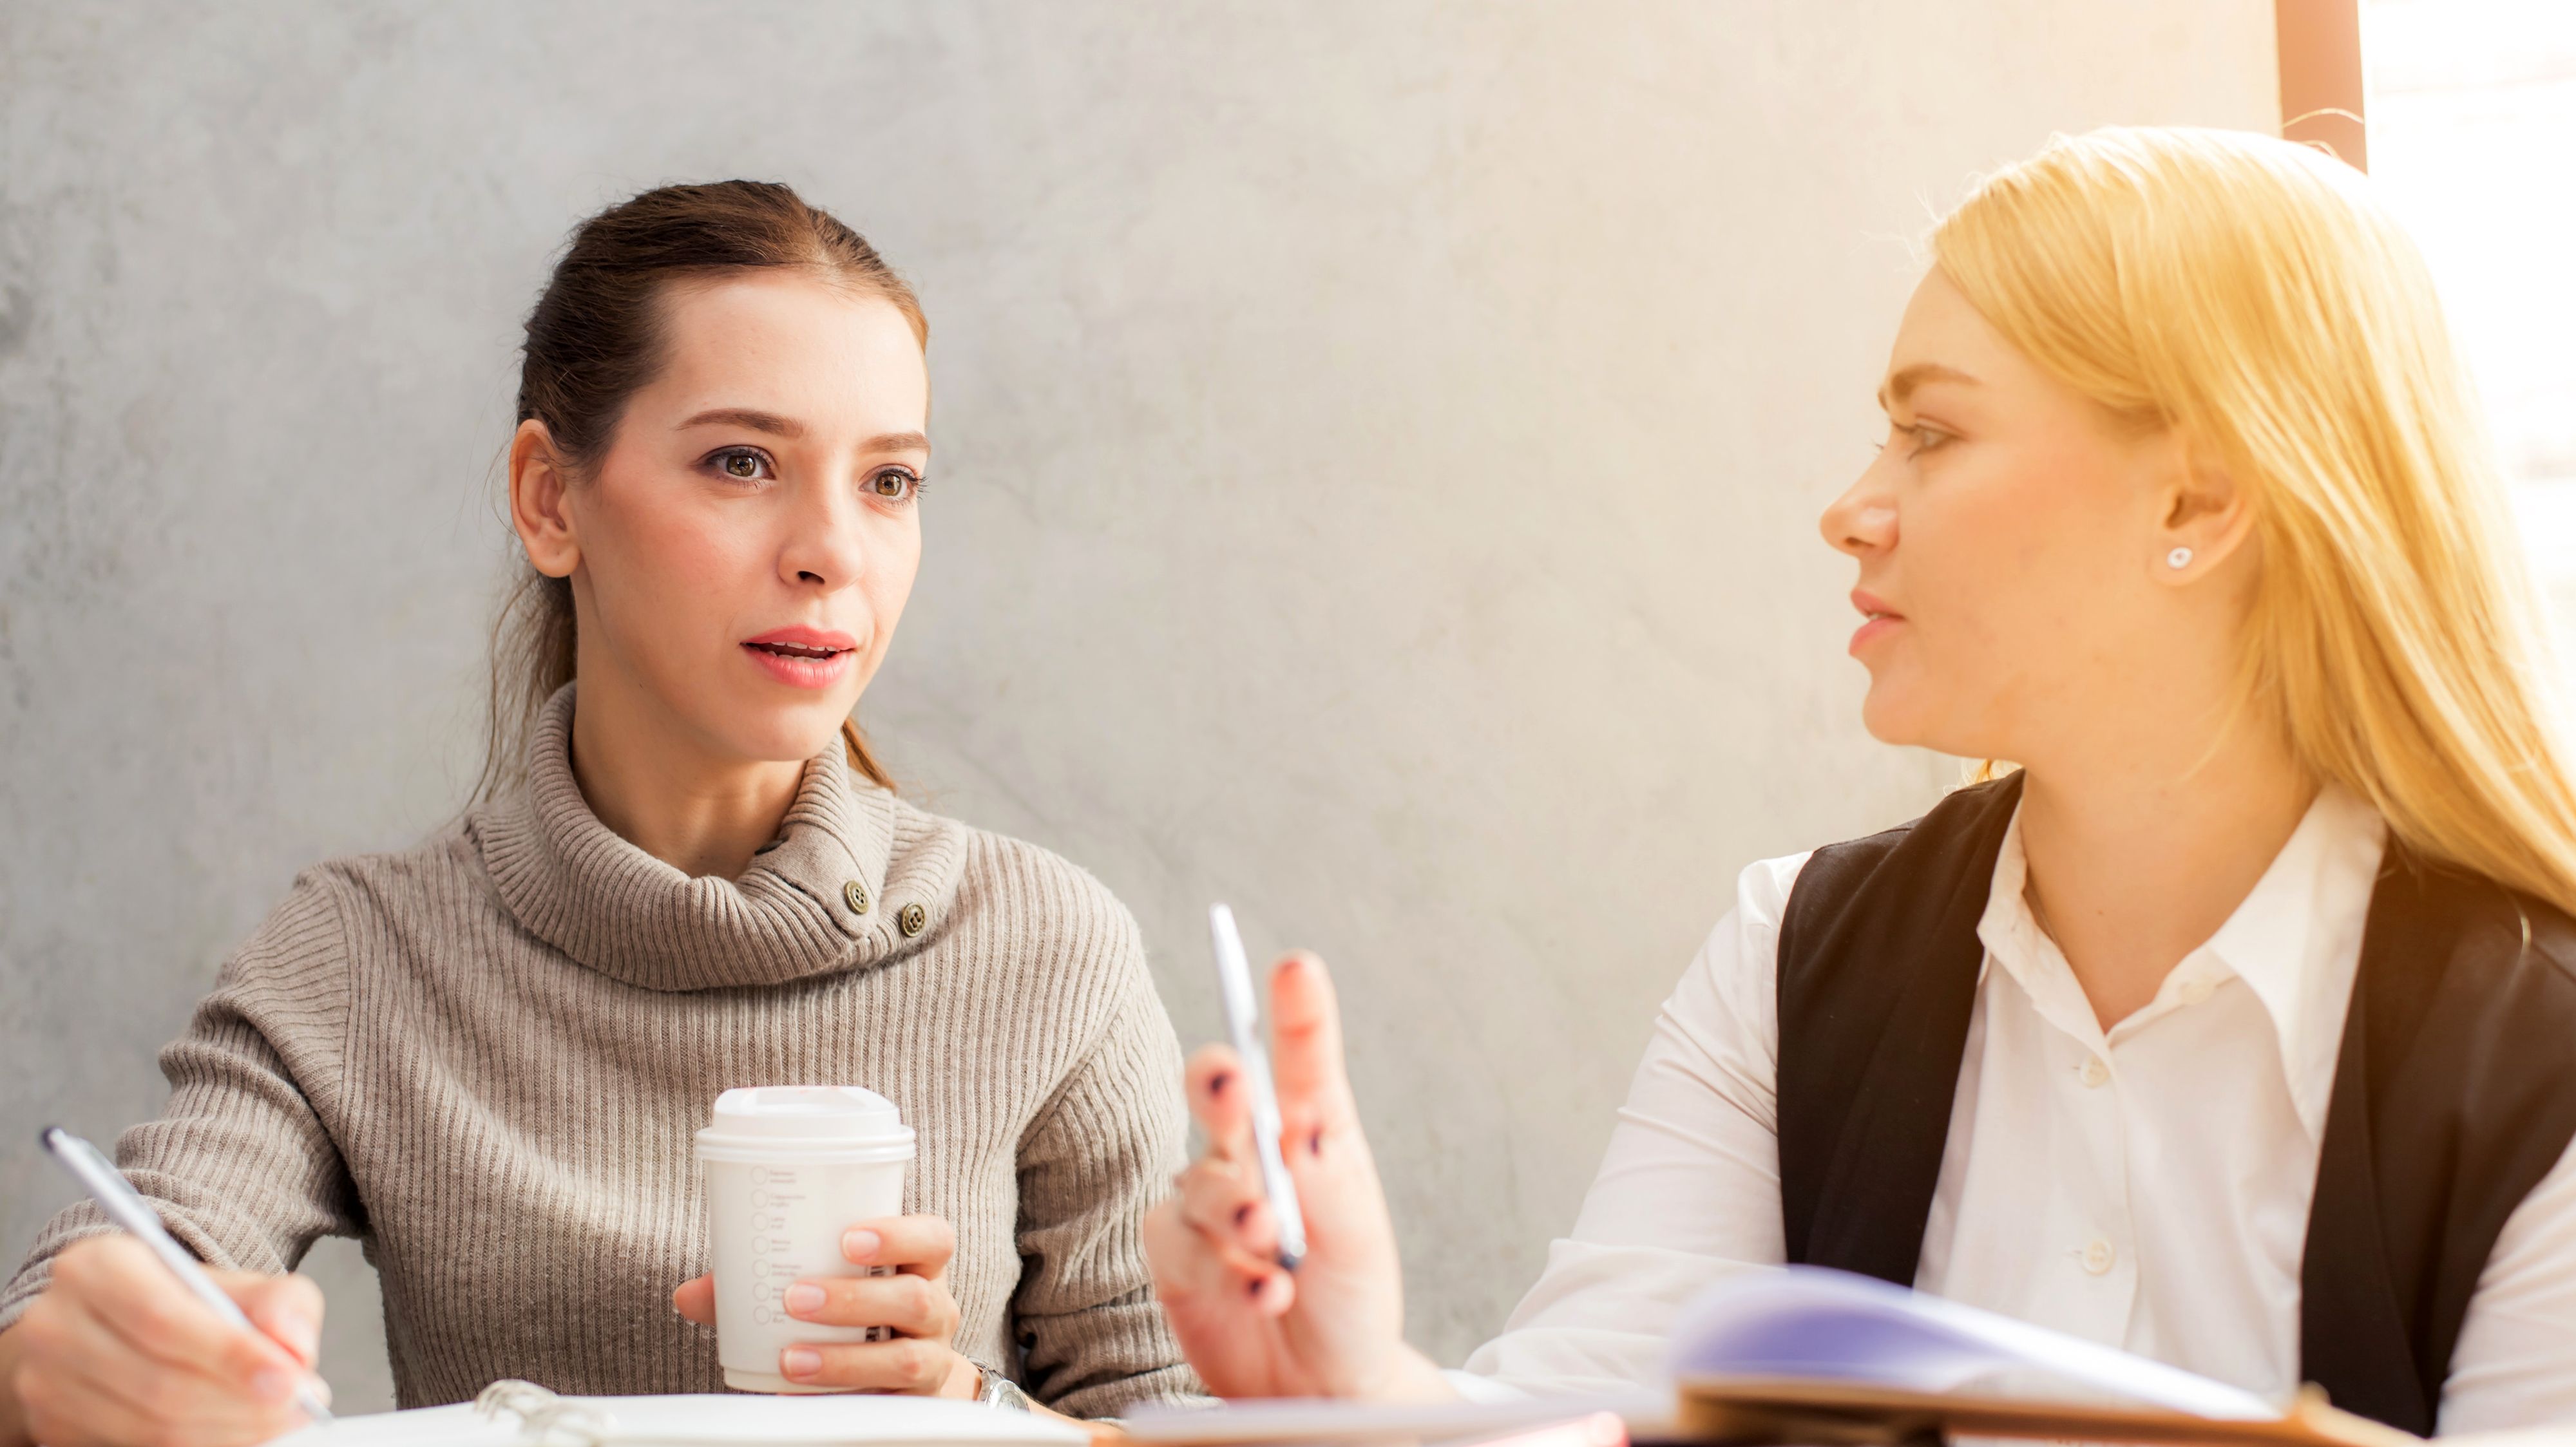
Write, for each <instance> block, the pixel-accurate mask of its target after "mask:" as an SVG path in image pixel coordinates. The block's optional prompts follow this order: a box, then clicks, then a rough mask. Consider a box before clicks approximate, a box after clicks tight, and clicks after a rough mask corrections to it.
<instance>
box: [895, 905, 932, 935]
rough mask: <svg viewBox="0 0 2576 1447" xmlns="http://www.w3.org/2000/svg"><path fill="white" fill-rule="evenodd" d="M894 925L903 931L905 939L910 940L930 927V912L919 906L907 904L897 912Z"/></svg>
mask: <svg viewBox="0 0 2576 1447" xmlns="http://www.w3.org/2000/svg"><path fill="white" fill-rule="evenodd" d="M894 923H895V927H896V928H897V929H900V930H902V931H903V937H904V938H905V939H910V938H912V937H913V936H914V935H917V934H919V933H921V932H922V931H923V930H924V929H927V928H928V927H929V925H930V911H928V910H926V909H923V908H922V907H921V906H920V905H917V904H907V905H905V906H904V907H903V908H902V909H900V910H897V911H896V912H895V917H894Z"/></svg>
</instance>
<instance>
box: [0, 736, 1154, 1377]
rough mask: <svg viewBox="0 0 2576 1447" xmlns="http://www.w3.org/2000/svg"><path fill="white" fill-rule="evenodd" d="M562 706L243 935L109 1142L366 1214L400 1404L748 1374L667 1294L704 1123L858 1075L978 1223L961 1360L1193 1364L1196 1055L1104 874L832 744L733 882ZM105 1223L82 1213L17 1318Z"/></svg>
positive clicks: (135, 1157) (163, 1191) (260, 1244)
mask: <svg viewBox="0 0 2576 1447" xmlns="http://www.w3.org/2000/svg"><path fill="white" fill-rule="evenodd" d="M571 719H572V693H571V690H570V689H566V690H565V691H564V692H563V693H561V694H558V695H557V696H556V697H555V699H554V700H553V702H552V703H550V704H549V705H548V706H547V709H546V712H545V715H544V718H543V720H542V722H541V724H540V726H539V728H538V729H537V731H536V735H535V738H534V740H533V741H532V743H531V746H530V752H529V758H528V776H529V777H528V783H527V787H526V788H525V790H524V791H522V792H520V793H518V794H516V795H514V796H512V797H511V798H509V799H507V800H505V801H504V802H502V803H500V804H498V805H496V806H494V807H491V808H487V809H481V810H478V811H476V812H474V813H472V814H469V815H468V816H467V817H466V818H465V819H464V820H462V821H461V822H460V823H459V824H458V825H456V826H455V827H453V828H451V829H448V830H446V831H444V832H442V833H440V834H437V835H435V836H433V837H432V838H430V839H429V840H428V841H427V842H425V843H423V844H422V845H420V846H419V847H417V848H414V849H412V850H410V851H408V852H405V853H401V854H387V855H370V856H365V857H361V858H354V859H342V860H335V861H333V862H331V863H328V864H324V865H321V866H319V867H317V868H314V869H311V870H308V871H307V872H306V873H305V874H304V875H303V876H302V877H301V878H299V879H298V880H297V881H296V883H295V888H294V890H293V892H292V893H291V894H289V895H288V896H287V899H286V901H285V903H283V904H281V905H280V906H279V907H278V909H277V912H276V913H275V914H273V915H271V916H270V917H269V919H268V921H267V923H265V924H264V925H262V926H261V927H260V929H259V931H258V933H256V934H254V935H253V936H251V938H250V939H249V941H248V942H247V943H245V944H244V945H243V946H242V947H241V949H240V950H239V952H237V953H236V954H235V955H234V956H233V957H232V958H231V959H230V960H229V961H228V962H226V963H225V965H224V967H223V970H222V973H221V974H220V975H219V976H218V978H217V980H216V982H215V989H214V993H213V994H211V995H209V996H207V998H206V1000H205V1001H204V1003H203V1004H201V1005H200V1006H199V1007H198V1008H197V1012H196V1015H195V1018H194V1019H193V1020H192V1021H191V1022H190V1024H189V1026H188V1029H187V1032H186V1033H185V1034H183V1035H182V1036H181V1037H180V1038H179V1039H178V1040H177V1041H175V1042H173V1043H172V1044H171V1045H170V1046H169V1047H168V1048H167V1049H166V1050H164V1051H163V1052H162V1055H161V1069H162V1072H163V1073H164V1074H166V1075H167V1076H168V1077H169V1079H170V1085H171V1096H170V1102H169V1105H168V1107H167V1108H166V1110H165V1111H164V1112H163V1114H162V1116H161V1118H160V1119H158V1120H155V1121H151V1122H149V1123H147V1124H144V1125H139V1126H136V1127H134V1128H133V1129H131V1130H129V1131H127V1132H126V1133H125V1134H124V1136H123V1137H122V1138H121V1139H120V1140H119V1141H118V1142H117V1152H116V1153H117V1159H118V1164H120V1165H121V1166H123V1167H124V1168H125V1171H126V1174H127V1175H128V1177H129V1178H131V1179H132V1180H133V1181H134V1183H135V1185H136V1187H137V1188H138V1189H140V1190H141V1191H142V1192H143V1193H144V1194H145V1195H146V1196H148V1197H150V1198H152V1199H154V1200H155V1201H156V1202H157V1203H158V1204H159V1206H160V1209H161V1213H162V1216H163V1218H164V1219H165V1220H166V1221H168V1222H169V1224H170V1227H171V1230H172V1231H173V1233H174V1234H176V1235H177V1236H178V1237H179V1239H180V1240H181V1241H183V1242H185V1243H187V1245H188V1246H189V1247H190V1248H191V1249H193V1250H195V1251H196V1252H197V1254H198V1255H200V1256H202V1257H204V1258H205V1259H206V1260H207V1261H209V1262H212V1263H215V1264H218V1265H222V1266H228V1267H233V1268H236V1269H241V1270H249V1271H287V1270H292V1269H293V1268H294V1266H295V1264H296V1262H297V1261H298V1260H300V1259H301V1258H302V1257H303V1255H304V1252H305V1250H306V1248H308V1247H309V1246H311V1245H312V1243H313V1241H314V1239H315V1238H316V1237H318V1236H321V1235H323V1234H325V1233H330V1234H336V1235H345V1236H355V1237H357V1238H358V1239H359V1240H361V1241H362V1242H364V1243H365V1246H366V1250H367V1255H368V1257H369V1258H370V1259H371V1260H373V1261H374V1262H375V1264H376V1267H377V1270H378V1271H379V1272H380V1273H381V1276H382V1279H383V1283H384V1305H385V1335H386V1338H387V1345H388V1347H389V1348H390V1350H391V1353H392V1357H393V1370H394V1382H395V1385H396V1388H397V1390H398V1392H399V1394H400V1397H401V1400H402V1403H403V1405H405V1406H424V1405H430V1404H435V1403H444V1402H454V1401H460V1400H463V1399H466V1398H469V1397H471V1396H473V1395H474V1394H475V1393H476V1392H478V1391H480V1390H481V1389H482V1388H483V1386H484V1385H485V1384H486V1383H489V1382H491V1381H493V1380H495V1379H497V1378H502V1377H520V1378H526V1379H528V1380H531V1381H535V1382H539V1383H542V1384H544V1385H546V1386H549V1387H553V1388H555V1389H556V1390H558V1391H564V1392H580V1393H593V1394H620V1393H639V1392H714V1391H722V1390H723V1389H724V1388H723V1378H722V1376H721V1374H720V1373H719V1371H718V1369H717V1366H716V1355H715V1333H714V1332H713V1331H712V1330H710V1329H707V1328H704V1327H699V1326H694V1325H691V1324H690V1323H688V1322H686V1321H683V1320H681V1319H680V1318H679V1317H678V1316H676V1315H674V1314H673V1313H672V1310H671V1306H670V1295H671V1288H672V1287H674V1286H676V1285H678V1284H679V1283H680V1282H681V1281H683V1280H686V1279H687V1278H689V1277H692V1276H695V1275H697V1274H699V1273H700V1272H702V1271H705V1270H706V1269H707V1249H706V1239H705V1237H706V1222H705V1214H704V1203H703V1200H702V1196H701V1190H700V1186H699V1181H698V1176H697V1171H696V1168H695V1166H694V1164H693V1162H692V1159H691V1137H692V1133H693V1132H694V1131H695V1130H696V1129H697V1128H698V1127H699V1126H700V1125H702V1124H704V1123H705V1122H706V1119H707V1112H708V1107H709V1106H710V1105H711V1104H712V1103H713V1102H714V1100H715V1098H716V1095H717V1093H718V1092H720V1091H722V1090H724V1089H726V1088H727V1087H729V1086H736V1085H764V1084H771V1085H774V1084H818V1083H819V1084H835V1085H863V1086H866V1087H868V1088H870V1089H872V1090H876V1091H878V1092H880V1093H882V1094H884V1095H886V1096H888V1097H890V1098H891V1099H892V1100H894V1102H895V1103H896V1104H897V1105H899V1106H901V1107H902V1110H903V1117H904V1120H905V1121H906V1122H907V1123H909V1124H911V1125H912V1126H914V1127H915V1128H916V1129H917V1130H918V1131H919V1133H920V1157H919V1160H918V1162H917V1163H916V1165H915V1167H914V1171H913V1175H912V1178H911V1181H910V1183H909V1185H908V1186H907V1188H906V1193H905V1194H906V1203H907V1209H909V1210H912V1211H920V1212H928V1213H931V1214H934V1215H938V1216H942V1217H945V1218H946V1219H947V1220H948V1221H949V1222H950V1223H951V1224H953V1225H954V1226H955V1227H956V1230H957V1239H958V1248H957V1257H956V1260H955V1262H954V1264H953V1265H952V1267H951V1268H950V1275H949V1285H950V1289H951V1290H952V1291H953V1292H954V1293H955V1294H956V1297H957V1302H958V1306H959V1307H960V1309H961V1310H962V1311H963V1313H964V1322H963V1324H962V1325H961V1326H960V1327H959V1329H958V1334H957V1339H956V1344H957V1348H958V1350H960V1351H962V1352H964V1353H965V1354H967V1355H968V1356H970V1357H974V1358H976V1359H977V1360H980V1361H983V1362H987V1363H991V1364H995V1365H1000V1366H1002V1367H1004V1369H1005V1370H1011V1371H1016V1372H1017V1373H1018V1375H1019V1377H1020V1380H1021V1381H1022V1383H1023V1385H1024V1386H1026V1387H1027V1388H1028V1389H1029V1391H1030V1393H1031V1395H1033V1396H1035V1397H1037V1398H1039V1399H1041V1400H1043V1401H1045V1402H1047V1403H1049V1404H1050V1405H1053V1406H1055V1407H1057V1408H1058V1409H1060V1410H1063V1411H1067V1412H1072V1413H1076V1414H1083V1415H1105V1414H1110V1413H1114V1412H1116V1411H1117V1410H1119V1409H1120V1408H1122V1407H1124V1406H1126V1405H1127V1404H1128V1403H1130V1402H1133V1401H1136V1400H1137V1399H1139V1398H1144V1397H1156V1396H1170V1395H1178V1394H1181V1393H1184V1392H1187V1391H1190V1390H1193V1389H1194V1385H1195V1384H1194V1382H1193V1380H1192V1379H1191V1377H1190V1376H1189V1373H1188V1369H1187V1368H1185V1367H1183V1366H1181V1365H1179V1363H1180V1353H1179V1351H1178V1349H1177V1348H1176V1346H1175V1345H1174V1343H1173V1340H1172V1337H1171V1335H1170V1333H1169V1331H1168V1330H1167V1328H1166V1327H1165V1326H1164V1324H1163V1321H1162V1318H1161V1315H1160V1313H1159V1311H1158V1310H1157V1308H1156V1306H1155V1304H1154V1296H1153V1289H1152V1286H1151V1284H1150V1281H1149V1278H1148V1276H1147V1272H1146V1266H1145V1259H1144V1254H1143V1251H1142V1249H1141V1248H1140V1246H1139V1244H1138V1240H1137V1226H1138V1222H1139V1219H1140V1218H1141V1216H1142V1214H1143V1212H1144V1210H1145V1208H1146V1206H1147V1205H1148V1204H1149V1203H1150V1201H1151V1200H1152V1199H1153V1198H1154V1196H1155V1195H1156V1194H1157V1193H1158V1191H1159V1190H1160V1189H1161V1188H1162V1186H1163V1183H1164V1182H1165V1181H1166V1180H1167V1179H1168V1178H1169V1177H1170V1175H1171V1173H1172V1171H1173V1170H1175V1169H1176V1168H1177V1167H1178V1165H1179V1164H1180V1161H1181V1154H1182V1140H1183V1131H1184V1117H1183V1112H1182V1105H1181V1099H1180V1086H1179V1080H1180V1053H1179V1050H1178V1047H1177V1046H1176V1044H1175V1042H1174V1040H1173V1037H1172V1028H1171V1024H1170V1022H1169V1020H1168V1019H1167V1018H1166V1017H1165V1015H1164V1013H1163V1008H1162V1005H1161V1003H1160V1002H1159V1001H1158V1000H1157V999H1156V997H1155V994H1154V987H1153V983H1152V981H1151V979H1150V978H1149V977H1148V976H1147V974H1146V970H1145V959H1144V951H1143V948H1142V945H1141V944H1140V942H1139V940H1138V936H1137V930H1136V925H1135V921H1134V920H1133V919H1131V918H1130V917H1129V915H1128V914H1127V911H1126V910H1125V909H1124V908H1122V907H1121V906H1120V905H1119V903H1118V901H1117V900H1116V899H1114V898H1113V897H1111V895H1110V893H1109V891H1108V890H1107V889H1105V888H1103V887H1102V886H1101V884H1100V882H1099V881H1098V880H1095V879H1093V878H1092V877H1091V876H1090V875H1088V874H1086V873H1084V872H1083V871H1081V870H1080V869H1077V868H1075V867H1074V866H1072V865H1070V864H1067V863H1066V862H1065V861H1063V860H1062V859H1059V858H1057V857H1056V856H1054V855H1052V854H1049V853H1047V852H1046V851H1044V850H1041V849H1038V848H1035V847H1033V846H1031V845H1028V844H1023V843H1020V842H1019V841H1017V840H1013V839H1006V838H1003V837H1001V836H999V835H995V834H988V833H985V832H983V831H981V830H978V829H971V828H968V827H967V826H965V825H963V824H959V823H956V822H955V821H953V820H948V819H942V818H938V817H936V816H933V815H930V814H925V813H923V812H922V811H920V810H918V809H915V808H913V807H911V806H910V805H908V804H906V803H904V802H903V801H901V800H899V799H897V798H895V797H893V796H892V795H890V794H888V793H886V792H885V791H883V790H880V789H877V788H874V787H872V786H870V785H869V784H867V783H866V781H865V780H863V779H861V778H859V777H857V776H856V775H855V774H854V773H853V772H852V771H851V770H850V769H849V768H848V767H847V765H846V764H845V763H844V762H843V760H842V757H841V755H840V753H839V751H838V747H837V745H836V746H835V749H834V751H833V752H831V753H829V754H825V755H822V756H819V757H817V758H816V759H814V760H813V761H812V762H810V763H808V764H807V765H806V768H805V775H804V779H803V782H802V784H801V785H800V787H799V789H798V792H797V796H796V801H795V803H794V805H793V806H792V807H790V809H789V810H788V812H787V817H786V818H785V820H784V821H782V823H781V824H780V826H779V837H778V839H777V841H776V842H775V843H774V844H772V845H771V846H770V847H768V848H767V849H765V850H763V851H762V852H761V853H760V854H759V856H758V857H756V858H755V859H754V860H753V861H752V865H751V868H750V869H749V870H748V871H746V872H745V873H744V874H743V876H742V877H741V878H740V879H735V880H723V879H707V878H695V879H693V878H690V877H688V876H686V875H683V874H681V873H680V872H679V871H678V870H676V869H673V868H671V867H670V866H669V865H666V864H663V863H662V862H660V861H659V860H656V859H654V858H652V857H651V856H650V855H647V854H645V853H644V852H643V851H641V850H639V849H637V848H636V847H635V846H633V845H631V844H629V843H627V842H626V841H625V840H624V839H621V838H620V837H618V836H617V835H616V834H614V833H612V832H611V831H610V830H609V829H608V828H607V827H606V826H605V825H603V824H601V823H600V822H599V819H598V818H597V817H596V816H595V815H593V814H592V813H591V811H590V808H589V806H588V805H587V804H586V803H584V802H583V800H582V796H581V791H580V789H579V788H578V787H577V786H576V785H575V784H574V782H573V776H572V769H571V764H570V759H569V756H568V753H567V740H568V738H569V735H570V726H571ZM98 1229H101V1228H100V1226H99V1225H98V1218H97V1216H96V1215H95V1213H94V1212H92V1211H91V1210H89V1209H87V1208H85V1207H84V1208H75V1209H73V1210H70V1211H66V1212H64V1213H63V1214H62V1215H61V1216H59V1217H57V1218H55V1220H54V1221H53V1222H52V1223H51V1224H50V1225H49V1226H48V1227H47V1228H46V1230H45V1231H44V1233H43V1235H42V1236H41V1237H40V1238H39V1240H38V1242H37V1245H36V1249H35V1251H34V1253H33V1254H32V1255H31V1257H30V1258H29V1260H28V1262H27V1264H26V1265H25V1266H24V1267H23V1268H21V1270H20V1271H19V1272H18V1274H17V1276H16V1278H15V1279H13V1280H12V1281H10V1283H9V1285H8V1287H7V1289H6V1290H5V1291H4V1292H0V1326H5V1325H6V1324H7V1323H8V1322H11V1321H14V1320H15V1319H16V1317H17V1315H18V1314H19V1312H20V1311H21V1310H23V1309H24V1307H25V1305H26V1303H27V1301H28V1300H29V1299H30V1298H31V1297H32V1296H33V1295H35V1293H37V1292H38V1291H40V1290H42V1289H43V1287H44V1284H45V1280H46V1273H47V1262H48V1261H49V1260H50V1258H51V1257H52V1256H53V1255H54V1254H55V1253H56V1252H57V1251H59V1250H61V1249H62V1247H63V1246H64V1245H65V1244H67V1243H68V1242H70V1241H72V1240H75V1239H77V1238H78V1237H80V1236H82V1235H86V1234H89V1233H91V1232H93V1231H96V1230H98Z"/></svg>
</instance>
